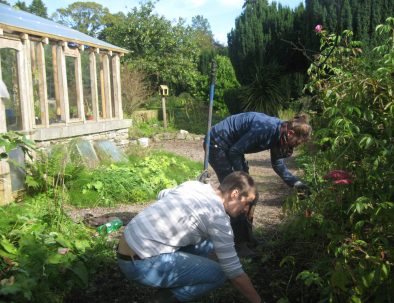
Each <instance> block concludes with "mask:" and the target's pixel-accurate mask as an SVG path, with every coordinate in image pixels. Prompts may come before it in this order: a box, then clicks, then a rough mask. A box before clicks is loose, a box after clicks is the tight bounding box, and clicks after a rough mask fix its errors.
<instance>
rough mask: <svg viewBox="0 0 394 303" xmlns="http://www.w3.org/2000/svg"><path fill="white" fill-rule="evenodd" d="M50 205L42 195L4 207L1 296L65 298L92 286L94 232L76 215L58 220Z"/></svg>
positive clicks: (23, 299) (13, 298)
mask: <svg viewBox="0 0 394 303" xmlns="http://www.w3.org/2000/svg"><path fill="white" fill-rule="evenodd" d="M49 203H51V198H50V197H48V196H46V195H38V196H36V197H35V198H33V199H27V200H26V201H25V203H23V204H11V205H9V206H7V207H3V208H1V212H2V213H3V214H5V215H6V216H3V217H2V222H1V223H2V224H1V232H2V233H1V234H2V236H1V238H0V260H2V262H0V264H2V265H1V266H2V268H1V269H2V271H1V273H0V280H1V288H0V300H5V301H7V302H62V298H63V297H64V295H65V294H66V293H67V292H68V291H70V290H71V289H72V288H74V287H86V286H87V284H88V281H89V270H88V267H87V266H86V262H87V260H88V259H89V250H90V249H91V248H92V247H93V246H94V244H93V241H92V237H91V232H89V231H88V230H87V229H86V228H85V227H83V226H82V225H80V224H75V223H74V222H72V221H71V220H70V219H64V218H62V220H61V222H62V224H61V225H57V224H55V222H54V221H53V220H52V219H51V216H48V214H49V212H50V211H51V208H50V207H48V204H49ZM4 265H5V266H4Z"/></svg>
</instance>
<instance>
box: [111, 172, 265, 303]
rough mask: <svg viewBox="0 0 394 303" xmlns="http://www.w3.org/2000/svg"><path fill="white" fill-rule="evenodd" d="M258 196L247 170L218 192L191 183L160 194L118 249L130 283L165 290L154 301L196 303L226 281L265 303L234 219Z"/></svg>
mask: <svg viewBox="0 0 394 303" xmlns="http://www.w3.org/2000/svg"><path fill="white" fill-rule="evenodd" d="M256 195H257V192H256V187H255V185H254V181H253V179H252V178H251V177H250V176H249V175H248V174H246V173H244V172H234V173H232V174H229V175H228V176H227V177H226V178H224V179H223V180H222V183H221V184H220V186H219V188H217V189H214V188H212V187H211V185H210V184H203V183H201V182H198V181H188V182H185V183H183V184H181V185H179V186H178V187H176V188H174V189H172V190H164V191H162V192H160V193H159V200H158V201H157V202H155V203H154V204H152V205H150V206H149V207H147V208H145V209H144V210H143V211H142V212H141V213H139V214H138V215H137V216H136V217H135V218H133V219H132V220H131V221H130V223H129V224H127V226H126V228H125V230H124V234H123V235H122V237H121V239H120V242H119V247H118V264H119V266H120V268H121V270H122V271H123V273H124V274H125V276H126V277H127V278H128V279H129V280H134V281H136V282H139V283H141V284H144V285H148V286H153V287H158V288H162V290H160V291H159V292H158V293H157V295H156V297H154V298H152V299H151V301H150V302H188V301H193V300H196V299H197V298H199V297H201V296H202V295H204V294H206V293H208V292H209V291H212V290H214V289H216V288H218V287H220V286H221V285H222V284H223V283H224V282H225V281H226V279H229V280H230V281H231V282H232V284H233V285H234V286H235V287H236V288H237V289H238V290H239V291H240V292H241V293H242V294H243V295H244V296H245V297H246V298H247V299H248V301H249V302H256V303H259V302H261V298H260V296H259V295H258V293H257V292H256V290H255V288H254V287H253V285H252V283H251V281H250V279H249V277H248V276H247V275H246V274H245V272H244V271H243V269H242V265H241V263H240V261H239V258H238V256H237V253H236V251H235V248H234V236H233V231H232V229H231V225H230V217H229V216H232V217H236V216H238V215H239V214H241V213H243V212H245V211H247V210H248V209H249V204H250V203H251V202H252V201H254V200H255V198H256ZM212 252H214V253H215V254H216V257H217V259H218V262H216V261H214V260H212V259H211V258H209V256H210V255H211V253H212Z"/></svg>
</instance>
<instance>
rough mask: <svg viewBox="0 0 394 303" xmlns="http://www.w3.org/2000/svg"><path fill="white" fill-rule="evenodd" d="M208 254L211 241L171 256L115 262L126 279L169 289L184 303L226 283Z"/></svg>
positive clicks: (218, 266)
mask: <svg viewBox="0 0 394 303" xmlns="http://www.w3.org/2000/svg"><path fill="white" fill-rule="evenodd" d="M212 251H213V245H212V242H211V241H208V240H207V241H202V242H200V243H198V244H197V245H191V246H187V247H184V248H182V249H180V250H178V251H176V252H174V253H167V254H161V255H158V256H154V257H150V258H147V259H143V260H137V261H125V260H122V259H118V264H119V267H120V269H121V270H122V272H123V273H124V275H125V276H126V278H127V279H129V280H133V281H136V282H138V283H141V284H144V285H148V286H153V287H158V288H169V289H170V290H171V291H172V292H173V293H174V295H175V297H176V298H177V299H178V300H179V301H181V302H188V301H192V300H195V299H196V298H198V297H201V296H202V295H204V294H206V293H208V292H209V291H211V290H213V289H215V288H218V287H220V286H221V285H222V284H223V283H224V282H225V281H226V276H225V275H224V272H223V271H222V269H221V267H220V265H219V263H217V262H215V261H213V260H210V259H208V254H209V253H211V252H212Z"/></svg>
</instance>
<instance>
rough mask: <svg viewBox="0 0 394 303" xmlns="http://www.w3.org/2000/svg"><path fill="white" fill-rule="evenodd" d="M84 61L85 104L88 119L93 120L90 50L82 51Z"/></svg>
mask: <svg viewBox="0 0 394 303" xmlns="http://www.w3.org/2000/svg"><path fill="white" fill-rule="evenodd" d="M81 61H82V85H83V106H84V110H85V118H86V120H93V103H92V87H91V85H90V63H89V52H86V51H85V52H82V53H81Z"/></svg>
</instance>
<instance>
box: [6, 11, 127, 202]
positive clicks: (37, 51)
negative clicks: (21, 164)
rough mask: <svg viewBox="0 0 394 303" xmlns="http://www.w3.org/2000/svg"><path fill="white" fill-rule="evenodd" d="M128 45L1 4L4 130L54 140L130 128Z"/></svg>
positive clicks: (8, 194)
mask: <svg viewBox="0 0 394 303" xmlns="http://www.w3.org/2000/svg"><path fill="white" fill-rule="evenodd" d="M127 52H128V51H127V50H125V49H123V48H120V47H117V46H115V45H112V44H109V43H106V42H104V41H101V40H99V39H96V38H93V37H90V36H88V35H85V34H83V33H81V32H78V31H75V30H72V29H70V28H67V27H65V26H63V25H60V24H57V23H55V22H53V21H51V20H47V19H44V18H41V17H38V16H35V15H32V14H29V13H27V12H24V11H21V10H15V9H13V8H12V7H10V6H8V5H4V4H0V80H3V81H4V83H5V85H6V86H7V89H8V91H9V92H10V95H11V97H10V99H9V100H5V99H4V98H3V99H1V98H0V133H5V132H8V131H11V130H15V131H21V132H23V133H24V134H26V135H27V137H29V138H30V139H33V140H35V141H38V142H39V141H50V140H57V139H62V138H69V137H77V136H84V135H89V134H94V133H102V132H109V131H114V130H119V129H127V128H128V127H130V126H131V124H132V122H131V120H128V119H123V111H122V98H121V77H120V58H121V56H123V55H124V54H125V53H127ZM0 148H1V147H0ZM0 162H1V163H0V204H2V203H4V202H7V201H8V200H10V196H12V195H11V191H12V190H11V185H10V184H9V183H10V180H9V179H10V176H9V175H10V173H9V167H8V166H9V165H8V164H7V161H4V160H2V161H0Z"/></svg>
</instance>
